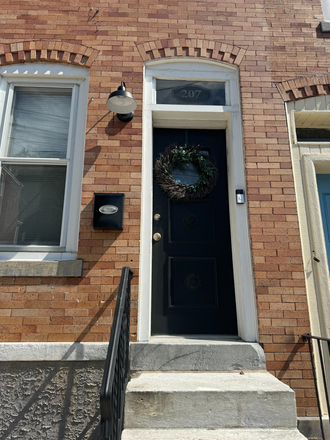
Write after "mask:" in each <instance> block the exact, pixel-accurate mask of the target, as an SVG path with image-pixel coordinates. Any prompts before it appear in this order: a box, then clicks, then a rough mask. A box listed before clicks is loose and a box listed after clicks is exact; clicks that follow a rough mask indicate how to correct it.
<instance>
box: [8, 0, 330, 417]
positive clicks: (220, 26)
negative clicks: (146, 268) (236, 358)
mask: <svg viewBox="0 0 330 440" xmlns="http://www.w3.org/2000/svg"><path fill="white" fill-rule="evenodd" d="M321 20H322V10H321V2H320V0H317V1H315V2H310V1H307V0H295V1H294V2H289V1H284V2H283V1H280V0H275V1H271V2H270V1H268V0H263V1H262V2H259V3H256V2H251V1H249V0H238V1H236V2H234V3H233V2H229V1H224V2H212V1H210V0H206V1H204V2H194V1H191V0H190V1H185V2H178V1H171V2H169V1H165V2H164V1H163V2H157V1H152V0H144V1H142V2H138V1H134V0H133V1H131V2H130V3H125V2H119V1H113V2H101V1H96V2H95V3H91V2H87V1H85V0H80V1H79V2H78V1H71V0H69V1H67V2H64V1H61V0H59V1H56V2H46V1H40V2H37V3H36V2H35V3H33V2H26V1H15V2H13V1H9V0H4V1H3V2H2V16H1V18H0V21H1V30H0V34H1V43H2V44H0V66H2V65H6V64H13V63H26V62H38V61H48V62H64V63H72V64H74V65H78V66H84V67H87V68H89V69H90V73H91V77H90V87H89V101H88V102H89V103H88V121H87V128H86V154H85V170H84V180H83V197H82V202H81V224H80V240H79V255H78V258H82V259H83V260H84V266H83V276H82V277H81V278H48V277H42V278H30V277H28V278H23V277H16V278H2V279H1V280H0V283H1V287H0V300H1V302H0V329H1V333H0V341H2V342H4V341H5V342H10V341H21V342H25V341H48V342H52V341H68V342H70V341H107V340H108V338H109V332H110V329H111V323H112V319H113V312H114V307H115V300H116V292H117V288H118V284H119V277H120V272H121V268H122V267H123V266H130V267H131V268H132V269H133V270H134V278H133V294H132V295H133V296H132V327H131V328H132V340H134V339H136V332H137V326H136V323H137V300H138V289H137V287H138V268H139V234H140V214H141V213H140V208H141V207H140V199H141V155H142V148H141V139H142V134H141V133H142V81H143V62H144V61H146V60H149V59H157V58H166V57H174V56H177V57H180V56H182V57H203V58H210V59H213V60H219V61H222V62H227V63H230V64H234V65H236V66H239V70H240V81H241V99H242V113H243V123H244V146H245V161H246V175H247V181H248V202H249V221H250V234H251V245H252V252H253V257H254V276H255V286H256V295H257V303H258V318H259V333H260V342H261V343H263V346H264V349H265V352H266V357H267V361H268V364H267V367H268V370H269V371H270V372H271V373H273V374H275V375H276V376H277V377H278V378H280V379H281V380H283V381H284V382H286V383H288V384H289V385H290V386H291V387H292V388H293V389H294V390H295V391H296V397H297V406H298V415H300V416H305V415H309V416H311V415H313V416H314V415H317V408H316V400H315V395H314V391H313V383H312V372H311V369H310V361H309V354H308V348H307V347H306V346H305V345H303V344H302V342H301V338H300V336H301V335H302V334H303V333H306V332H309V331H310V324H309V314H308V308H307V297H306V291H305V281H304V268H303V264H302V255H301V244H300V236H299V225H298V217H297V210H296V204H295V196H294V185H293V175H292V170H291V157H290V148H289V140H288V130H287V123H286V115H285V106H284V101H289V100H293V99H299V98H303V97H308V96H316V94H329V91H330V89H329V83H330V80H329V77H328V76H327V74H328V72H329V60H328V56H327V54H328V49H329V45H328V43H327V40H326V39H325V38H324V36H323V35H322V34H321V33H320V30H319V22H320V21H321ZM297 78H298V79H297ZM122 80H124V81H125V82H126V85H127V87H128V88H129V90H130V91H131V92H132V93H133V94H134V96H135V99H136V101H137V103H138V108H137V110H136V112H135V118H134V119H133V121H132V122H130V123H128V124H126V125H123V124H122V123H121V122H119V121H118V119H117V118H116V117H114V115H113V114H112V113H110V112H109V111H108V110H107V107H106V100H107V97H108V95H109V93H110V91H114V90H116V89H117V87H118V85H119V84H120V81H122ZM94 192H123V193H125V219H124V223H125V227H124V230H123V231H122V232H103V231H100V232H98V231H95V230H93V228H92V209H93V194H94Z"/></svg>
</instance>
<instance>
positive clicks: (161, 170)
mask: <svg viewBox="0 0 330 440" xmlns="http://www.w3.org/2000/svg"><path fill="white" fill-rule="evenodd" d="M189 164H192V165H194V167H195V169H196V171H197V172H198V175H199V178H198V180H197V181H196V182H195V183H193V184H191V185H185V184H183V183H181V182H178V181H176V180H175V178H174V177H173V175H172V172H173V170H175V169H178V170H180V171H182V172H184V171H185V170H187V168H188V166H189ZM154 170H155V176H156V179H157V181H158V183H159V185H160V186H161V188H162V189H163V191H164V192H165V193H166V194H167V196H168V197H169V198H170V199H174V200H191V199H201V198H203V197H205V196H207V195H208V194H209V193H210V192H211V191H212V189H213V188H214V186H215V184H216V181H217V178H218V172H217V168H216V166H215V164H214V162H213V160H212V159H210V158H209V157H208V156H204V155H203V154H202V153H201V152H200V151H198V149H197V148H196V147H194V146H187V145H184V146H177V145H171V146H169V147H167V148H166V150H165V151H164V153H161V154H160V155H159V157H158V159H157V160H156V163H155V169H154Z"/></svg>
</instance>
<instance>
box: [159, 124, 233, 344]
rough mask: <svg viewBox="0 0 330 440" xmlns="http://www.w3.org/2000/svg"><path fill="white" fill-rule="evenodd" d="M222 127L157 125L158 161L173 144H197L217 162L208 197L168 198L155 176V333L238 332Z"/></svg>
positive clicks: (230, 333)
mask: <svg viewBox="0 0 330 440" xmlns="http://www.w3.org/2000/svg"><path fill="white" fill-rule="evenodd" d="M225 139H226V137H225V131H224V130H184V129H160V128H155V129H154V137H153V145H154V147H153V157H154V162H155V160H156V159H157V158H158V156H159V154H160V153H161V152H163V151H164V150H165V148H166V147H168V146H169V145H171V144H176V145H184V144H187V145H195V146H197V145H198V148H199V149H200V150H202V152H203V154H207V155H209V156H210V157H212V158H213V159H214V160H215V163H216V166H217V169H218V180H217V184H216V186H215V188H214V189H213V191H212V192H211V194H209V195H208V196H207V197H205V198H203V199H196V200H193V201H189V202H175V201H173V200H170V199H168V197H167V196H166V195H165V194H164V192H163V190H162V189H161V188H160V186H159V184H158V183H157V180H156V179H155V177H154V183H153V215H155V214H159V215H160V219H159V220H155V219H153V234H155V233H156V232H158V233H159V234H161V239H160V240H159V241H155V240H153V244H152V321H151V332H152V334H153V335H156V334H229V335H237V320H236V307H235V294H234V280H233V268H232V254H231V239H230V223H229V210H228V187H227V163H226V143H225Z"/></svg>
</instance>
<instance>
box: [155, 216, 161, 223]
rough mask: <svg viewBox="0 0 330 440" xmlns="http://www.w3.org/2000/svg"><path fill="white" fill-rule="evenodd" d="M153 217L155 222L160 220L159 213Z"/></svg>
mask: <svg viewBox="0 0 330 440" xmlns="http://www.w3.org/2000/svg"><path fill="white" fill-rule="evenodd" d="M154 219H155V220H156V222H158V220H160V214H155V215H154Z"/></svg>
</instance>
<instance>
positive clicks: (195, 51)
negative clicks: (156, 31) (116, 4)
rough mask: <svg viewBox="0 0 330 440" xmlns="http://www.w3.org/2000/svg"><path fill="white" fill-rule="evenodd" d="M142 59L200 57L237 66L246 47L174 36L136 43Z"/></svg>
mask: <svg viewBox="0 0 330 440" xmlns="http://www.w3.org/2000/svg"><path fill="white" fill-rule="evenodd" d="M137 48H138V51H139V53H140V55H141V57H142V59H143V61H149V60H154V59H161V58H172V57H180V56H183V57H201V58H209V59H212V60H218V61H223V62H226V63H229V64H235V65H236V66H239V65H240V64H241V62H242V60H243V57H244V55H245V52H246V48H242V47H238V46H232V45H230V44H226V43H222V42H219V41H210V40H200V39H186V38H174V39H164V40H156V41H149V42H148V43H141V44H137Z"/></svg>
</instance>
